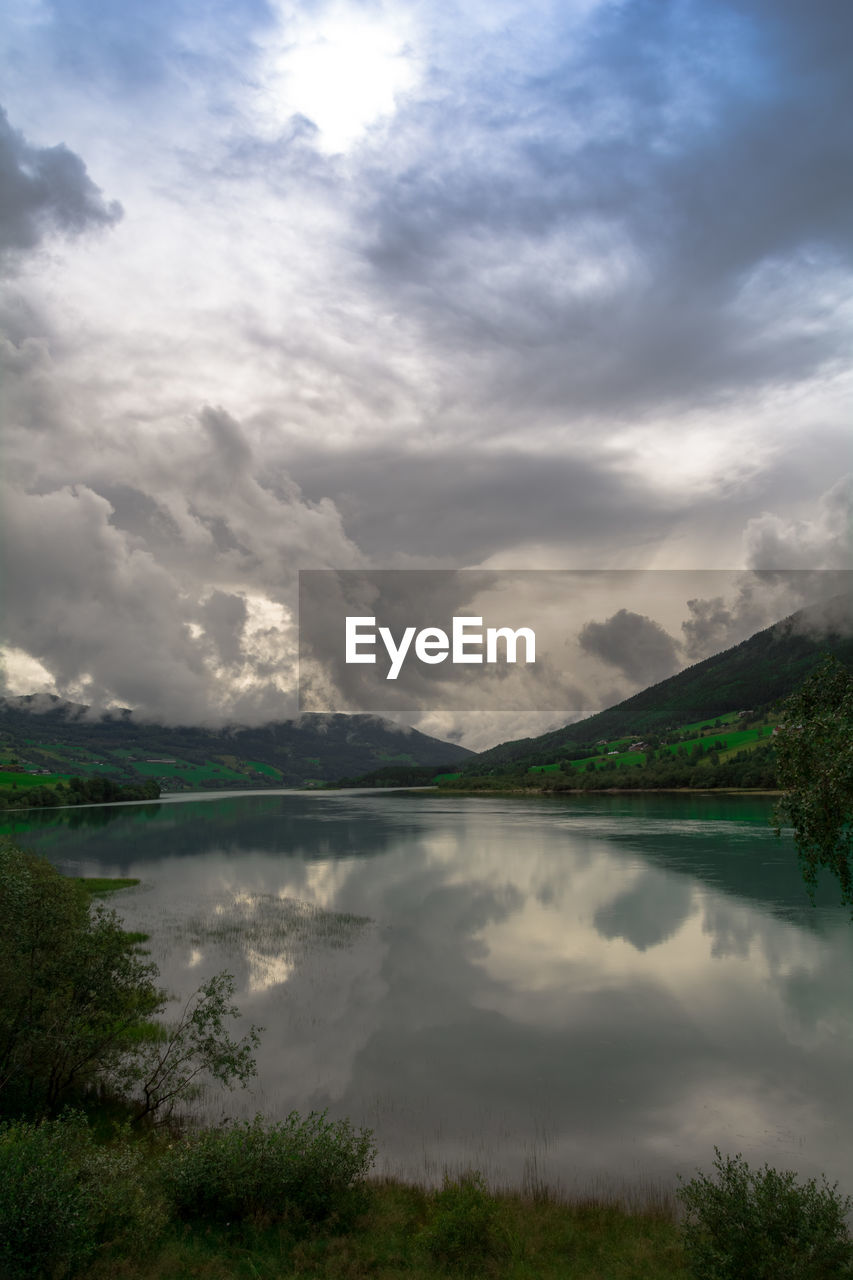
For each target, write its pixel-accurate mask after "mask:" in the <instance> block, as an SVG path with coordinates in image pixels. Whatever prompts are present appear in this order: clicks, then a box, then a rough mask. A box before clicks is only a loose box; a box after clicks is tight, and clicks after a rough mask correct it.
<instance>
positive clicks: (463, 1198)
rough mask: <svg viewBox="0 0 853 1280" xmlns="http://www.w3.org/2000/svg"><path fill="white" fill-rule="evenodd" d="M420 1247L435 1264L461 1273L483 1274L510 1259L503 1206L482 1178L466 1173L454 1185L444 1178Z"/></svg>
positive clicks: (480, 1175) (421, 1237)
mask: <svg viewBox="0 0 853 1280" xmlns="http://www.w3.org/2000/svg"><path fill="white" fill-rule="evenodd" d="M419 1243H420V1245H421V1247H422V1248H423V1249H424V1250H425V1251H426V1253H427V1255H428V1256H429V1258H430V1259H431V1261H432V1262H434V1263H436V1264H437V1265H438V1266H440V1267H446V1268H450V1269H454V1270H459V1271H472V1272H481V1271H482V1270H483V1268H484V1266H485V1265H486V1264H488V1263H490V1262H495V1261H497V1260H499V1259H501V1258H505V1257H506V1256H507V1254H508V1253H509V1236H508V1233H507V1231H506V1230H505V1228H504V1224H503V1223H502V1221H501V1210H500V1205H499V1204H498V1202H497V1200H495V1198H494V1196H492V1195H490V1194H489V1190H488V1188H487V1187H486V1184H485V1182H484V1180H483V1175H482V1174H480V1173H467V1174H464V1175H463V1176H462V1177H461V1178H459V1179H458V1180H455V1181H454V1180H451V1179H450V1178H448V1177H447V1176H446V1175H445V1179H444V1185H443V1187H442V1189H441V1191H439V1192H437V1194H436V1197H435V1208H434V1210H433V1213H432V1216H431V1218H430V1221H429V1222H428V1223H427V1225H426V1226H425V1227H424V1228H423V1230H422V1231H421V1233H420V1235H419Z"/></svg>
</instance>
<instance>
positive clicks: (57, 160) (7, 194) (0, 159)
mask: <svg viewBox="0 0 853 1280" xmlns="http://www.w3.org/2000/svg"><path fill="white" fill-rule="evenodd" d="M121 216H122V208H121V205H120V204H119V203H118V201H116V200H113V201H110V202H109V203H108V202H107V201H105V200H104V198H103V196H102V194H101V190H100V188H99V187H97V186H95V183H94V182H93V181H92V179H91V178H90V177H89V175H88V173H87V171H86V166H85V164H84V163H83V161H82V160H81V159H80V157H79V156H77V155H75V154H74V152H73V151H69V149H68V148H67V147H66V146H64V145H63V144H61V143H60V144H59V145H57V146H54V147H35V146H32V145H31V144H30V143H28V142H27V141H26V139H25V138H24V135H23V134H22V133H20V132H19V131H18V130H16V129H13V128H12V126H11V125H10V124H9V121H8V118H7V116H6V113H5V111H3V110H2V108H0V255H4V254H6V255H8V254H9V253H14V252H16V251H17V252H22V251H26V250H28V249H33V248H35V246H36V245H37V244H38V243H39V241H40V240H41V239H42V237H43V236H44V235H45V234H46V233H47V232H49V231H53V230H57V231H61V232H64V233H65V234H70V235H75V234H79V233H80V232H82V231H86V230H91V229H93V228H97V227H108V226H111V225H112V224H113V223H115V222H117V221H118V220H119V218H120V217H121Z"/></svg>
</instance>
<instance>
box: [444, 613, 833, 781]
mask: <svg viewBox="0 0 853 1280" xmlns="http://www.w3.org/2000/svg"><path fill="white" fill-rule="evenodd" d="M826 653H831V654H833V655H834V656H835V657H836V658H838V659H839V661H841V662H843V663H844V664H845V665H846V666H847V667H849V668H850V669H851V670H853V608H851V601H850V598H849V597H848V596H836V597H834V598H833V599H832V600H830V601H827V602H825V603H822V604H820V605H815V606H812V607H811V608H808V609H801V610H800V611H799V612H798V613H795V614H792V615H791V616H790V617H789V618H784V619H782V620H781V621H780V622H776V623H774V625H773V626H772V627H768V628H767V629H766V630H765V631H759V632H757V633H756V634H755V635H754V636H750V638H749V639H748V640H744V641H743V643H742V644H739V645H736V646H735V647H734V648H733V649H727V650H725V652H723V653H717V654H715V655H714V656H713V657H711V658H706V659H705V660H704V661H703V662H697V663H696V665H695V666H692V667H688V668H686V670H684V671H680V672H679V673H678V675H675V676H670V677H669V679H667V680H661V681H660V683H659V684H654V685H651V686H650V687H649V688H648V689H644V690H643V691H642V693H636V694H634V696H633V697H631V698H627V699H626V700H625V701H624V702H620V703H618V704H617V705H616V706H614V707H608V708H607V710H606V711H599V712H598V713H597V714H596V715H594V716H588V717H587V719H585V720H579V721H577V722H576V723H574V724H567V725H565V726H564V727H563V728H561V729H553V730H551V732H549V733H543V734H541V735H540V736H539V737H537V738H520V739H518V740H516V741H514V742H503V743H501V744H500V745H499V746H496V747H491V748H490V749H489V750H488V751H482V752H480V753H479V754H478V755H476V756H475V757H473V758H472V759H470V760H468V761H467V762H466V763H465V764H464V765H463V766H462V772H463V774H483V773H487V772H489V771H491V770H497V771H502V770H503V769H505V768H507V767H510V766H511V767H513V768H516V769H517V768H520V767H522V766H524V765H531V764H542V763H546V762H548V761H552V760H556V759H559V758H560V757H561V756H563V755H565V754H566V753H567V752H572V751H574V750H575V749H577V748H580V747H581V746H585V745H587V744H593V743H596V742H598V741H600V740H602V739H608V740H610V739H616V738H620V737H623V736H624V737H628V736H631V737H637V738H643V737H644V736H646V735H649V734H652V733H660V732H663V731H664V730H666V729H667V728H671V727H673V726H675V725H681V724H689V723H691V722H695V721H699V720H704V719H709V718H712V717H715V716H720V715H724V714H725V713H726V712H728V711H746V710H752V711H757V710H758V709H760V708H764V707H769V706H770V705H772V704H773V703H774V702H777V701H778V700H779V699H781V698H785V697H787V696H788V694H790V693H791V692H792V691H793V690H794V689H795V688H797V686H798V685H800V684H801V683H802V682H803V680H805V678H806V677H807V676H808V675H809V674H810V673H811V672H812V671H813V670H814V668H815V667H816V666H817V665H818V664H819V663H820V661H821V658H822V656H823V655H824V654H826Z"/></svg>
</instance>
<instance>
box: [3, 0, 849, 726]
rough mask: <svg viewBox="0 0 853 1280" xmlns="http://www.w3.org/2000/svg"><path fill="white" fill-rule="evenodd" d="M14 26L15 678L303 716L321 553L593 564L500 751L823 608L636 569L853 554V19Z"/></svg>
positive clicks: (193, 718) (114, 10)
mask: <svg viewBox="0 0 853 1280" xmlns="http://www.w3.org/2000/svg"><path fill="white" fill-rule="evenodd" d="M0 9H2V18H3V21H2V31H3V36H2V46H0V85H2V90H0V107H2V110H3V115H2V117H0V271H2V279H0V347H2V360H3V370H2V387H0V411H2V429H3V446H2V487H3V495H2V513H3V523H4V536H3V545H4V572H3V577H4V610H3V646H4V647H3V649H2V655H3V658H4V671H5V676H4V679H5V688H6V691H7V692H8V693H10V694H20V693H31V692H41V691H48V692H54V693H58V694H60V695H61V696H63V697H67V698H71V699H73V700H75V701H78V702H84V703H87V704H89V705H91V706H92V707H94V708H96V709H98V710H100V709H104V708H110V707H118V706H121V707H132V708H134V709H135V711H136V712H137V713H138V714H139V715H140V716H141V717H144V718H148V719H152V718H153V719H159V720H162V721H165V722H167V723H176V722H177V723H202V724H224V723H244V724H246V723H252V724H254V723H260V722H264V721H266V720H270V719H280V718H285V717H288V716H291V715H293V714H294V713H295V709H296V699H295V690H296V657H297V652H298V635H297V626H296V602H297V579H298V573H299V571H300V570H303V569H329V568H336V569H370V570H373V569H462V568H464V569H500V570H512V571H527V570H543V569H549V570H550V569H585V570H589V569H593V570H598V571H601V574H602V578H601V582H602V591H601V593H600V597H599V598H596V599H595V600H594V601H590V604H589V611H588V612H587V613H586V614H582V613H581V614H577V615H576V616H575V615H574V614H573V615H572V616H571V618H569V619H567V621H566V623H565V631H566V636H565V638H566V643H567V644H568V645H569V646H570V649H571V653H572V654H573V655H574V656H573V659H572V661H573V662H580V661H581V658H582V657H583V655H585V658H583V660H584V661H586V662H587V663H588V664H591V665H588V667H587V668H584V669H583V671H582V672H581V671H580V670H579V669H573V670H571V671H567V672H566V673H564V674H565V687H564V691H563V694H560V695H559V696H557V695H555V701H554V705H553V706H551V708H550V710H549V709H541V708H539V709H537V710H535V711H531V712H530V713H529V714H527V715H525V714H524V713H523V711H521V710H516V711H515V712H513V713H511V714H510V713H507V712H506V711H504V710H501V711H499V712H498V711H496V712H495V714H494V715H489V713H488V712H484V711H480V712H479V713H478V714H476V715H474V714H468V713H467V712H466V711H465V708H464V707H461V708H459V709H458V710H457V712H454V711H453V709H452V708H451V709H450V710H448V709H447V708H436V707H433V706H430V705H429V704H428V702H425V703H424V704H423V705H422V706H421V707H420V708H419V710H418V714H417V716H415V717H414V718H415V719H416V720H417V727H419V728H422V729H424V730H425V731H427V732H434V733H437V734H439V735H440V736H448V737H452V738H454V739H455V740H459V741H462V742H464V743H465V744H466V745H470V746H475V747H476V746H488V745H491V744H492V743H494V742H495V741H498V740H500V739H501V738H507V737H516V736H519V733H521V732H538V731H541V730H544V729H546V728H549V727H552V726H553V725H555V724H559V723H564V722H566V721H567V720H569V719H573V718H576V717H577V716H578V715H580V714H582V713H589V711H591V710H595V709H597V706H598V705H599V704H600V705H606V703H607V702H608V701H613V700H618V699H619V698H620V697H624V696H627V695H628V694H630V693H631V692H633V691H634V690H635V689H637V688H640V687H643V686H644V685H645V684H648V683H649V681H650V680H651V679H660V678H661V673H664V674H669V673H670V672H671V671H672V670H677V669H680V667H682V666H684V665H685V664H687V663H688V662H690V661H695V660H696V658H697V657H702V656H706V654H707V652H709V651H714V649H719V648H722V647H725V646H726V645H727V644H730V643H734V642H736V641H738V640H740V639H743V638H744V637H745V635H748V634H750V633H751V631H753V630H755V629H757V628H758V627H759V626H761V625H766V624H767V623H768V622H770V621H773V620H774V617H776V616H783V615H784V613H785V612H786V610H787V611H790V608H793V607H797V605H799V604H801V603H803V602H804V597H803V595H802V593H800V594H798V593H797V591H796V590H793V589H792V590H791V591H790V592H788V594H787V595H786V594H785V591H784V590H780V587H779V580H775V581H774V585H773V587H772V590H771V591H770V592H769V594H767V595H766V597H765V596H761V593H760V592H759V593H756V592H754V591H752V590H747V591H746V592H744V590H743V580H742V579H734V578H733V579H732V580H731V582H732V585H731V589H730V591H729V592H728V594H727V592H726V591H725V590H724V591H722V594H721V593H720V592H717V591H714V592H712V593H711V594H706V593H705V591H704V588H703V586H702V579H701V576H700V578H698V579H697V585H696V587H695V589H692V590H689V591H688V590H686V591H685V592H684V593H683V594H684V600H683V606H681V605H679V608H680V614H679V608H674V606H673V604H672V601H671V600H670V599H669V596H668V594H667V593H666V592H664V593H663V595H665V596H666V597H667V598H666V602H665V605H664V604H662V603H661V604H660V605H659V602H658V600H657V599H656V597H655V594H654V593H651V594H650V595H647V596H646V597H645V598H644V599H643V600H642V601H640V602H638V601H637V600H635V599H634V598H633V597H630V598H628V597H627V596H624V594H622V593H621V588H619V587H618V585H614V586H613V589H612V590H611V591H610V594H609V595H608V592H607V590H606V589H605V585H604V584H608V583H613V584H618V583H620V582H621V581H622V579H621V578H620V576H619V574H615V575H613V576H612V577H610V576H608V575H609V574H612V571H615V570H619V571H622V570H656V571H659V570H680V571H696V572H697V573H700V571H701V572H704V571H707V570H717V569H727V570H735V569H736V570H747V569H762V570H793V569H796V570H800V571H802V570H812V569H814V570H842V569H845V568H847V569H849V567H850V509H851V495H853V480H851V472H853V451H851V430H850V425H851V409H850V405H851V367H850V350H851V347H850V339H851V328H853V325H851V312H853V308H851V289H850V285H851V251H853V163H851V149H853V148H851V143H853V102H851V97H853V79H851V77H850V75H849V67H850V62H851V54H853V9H851V7H850V5H849V3H848V2H847V0H814V2H813V3H810V4H808V5H806V4H803V3H802V0H732V2H731V3H727V2H726V0H713V3H712V2H710V0H704V2H702V0H634V2H632V3H629V2H627V0H623V2H621V3H616V2H613V0H562V2H561V3H559V4H553V3H548V2H547V0H533V2H532V3H530V2H529V0H526V2H525V3H524V4H520V3H515V2H514V0H490V2H489V3H488V4H482V3H478V2H475V3H470V4H466V5H464V6H458V7H457V6H450V5H447V4H444V3H441V2H438V3H435V2H431V3H424V2H423V0H411V2H409V0H405V2H404V0H397V2H389V3H384V4H383V3H356V2H354V0H332V2H330V3H316V4H315V3H298V2H297V3H286V2H284V0H242V2H241V0H237V2H236V3H234V2H232V0H229V3H227V4H226V3H223V2H222V0H209V2H207V3H200V2H199V0H194V2H191V0H177V2H175V0H170V2H169V3H168V4H167V3H165V2H164V0H146V3H144V4H142V3H138V2H135V0H131V2H129V3H128V4H126V5H121V6H119V5H110V4H108V3H104V0H53V2H51V0H0ZM798 581H800V579H798ZM738 584H739V585H738ZM759 597H761V598H759ZM688 601H690V603H688ZM673 610H674V612H673ZM676 615H678V616H676ZM700 633H702V635H700ZM703 635H704V640H703V639H702V636H703ZM614 653H616V654H617V658H619V655H621V659H620V660H614ZM626 654H630V657H628V658H626V657H625V655H626ZM643 655H648V660H647V661H646V660H645V658H644V657H643ZM593 659H595V661H596V662H597V664H598V665H594V663H593ZM620 663H621V664H620ZM579 689H581V690H582V691H583V697H581V696H580V695H579V694H578V693H577V691H578V690H579Z"/></svg>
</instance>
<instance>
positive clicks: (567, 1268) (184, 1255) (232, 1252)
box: [86, 1181, 691, 1280]
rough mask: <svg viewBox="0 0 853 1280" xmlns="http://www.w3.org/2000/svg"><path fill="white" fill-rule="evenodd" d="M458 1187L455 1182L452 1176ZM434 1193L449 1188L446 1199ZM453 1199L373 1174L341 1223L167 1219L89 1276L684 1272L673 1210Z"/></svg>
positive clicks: (429, 1279)
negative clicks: (141, 1246) (140, 1244)
mask: <svg viewBox="0 0 853 1280" xmlns="http://www.w3.org/2000/svg"><path fill="white" fill-rule="evenodd" d="M456 1185H457V1186H459V1185H461V1184H456ZM442 1197H445V1198H444V1200H442ZM459 1198H460V1197H459V1196H458V1195H457V1197H456V1199H457V1203H456V1204H454V1203H453V1189H452V1188H451V1196H450V1200H448V1198H447V1191H444V1192H435V1191H432V1192H431V1191H426V1190H424V1189H423V1188H419V1187H412V1186H407V1185H404V1184H401V1183H398V1182H392V1181H385V1182H378V1183H372V1184H371V1185H370V1188H369V1200H368V1207H367V1208H366V1210H365V1212H364V1213H363V1214H362V1215H361V1216H360V1217H359V1219H358V1220H357V1221H356V1222H355V1224H354V1225H353V1228H352V1229H351V1230H350V1231H348V1232H346V1233H340V1234H337V1233H336V1232H335V1231H334V1230H333V1229H330V1227H329V1226H328V1225H327V1226H324V1227H322V1228H318V1229H316V1230H314V1231H313V1232H305V1231H304V1230H302V1231H300V1230H291V1229H288V1227H287V1226H281V1225H279V1226H268V1227H265V1226H264V1225H263V1224H256V1225H247V1224H241V1225H239V1226H234V1227H229V1226H218V1227H216V1226H207V1227H201V1226H196V1227H193V1228H190V1227H183V1228H172V1229H171V1230H170V1231H169V1232H168V1233H167V1234H166V1235H165V1236H164V1237H163V1238H162V1241H161V1244H160V1247H159V1249H158V1250H157V1251H156V1252H154V1253H152V1254H151V1255H150V1256H149V1257H148V1258H147V1259H146V1260H144V1261H142V1260H138V1259H126V1260H118V1259H116V1258H115V1257H112V1258H111V1259H110V1261H109V1263H108V1264H107V1262H106V1260H104V1262H103V1263H102V1264H99V1265H95V1266H93V1267H92V1268H91V1269H90V1270H89V1271H88V1272H86V1276H87V1278H88V1280H108V1277H109V1278H110V1280H111V1278H112V1277H115V1280H191V1278H192V1280H243V1278H245V1280H289V1278H290V1277H293V1280H296V1278H297V1277H298V1278H299V1280H368V1278H370V1280H394V1278H395V1277H411V1280H439V1278H440V1277H447V1276H448V1275H459V1276H478V1277H479V1276H483V1277H501V1278H503V1277H506V1280H688V1277H690V1274H691V1273H690V1272H689V1270H688V1269H687V1264H686V1261H685V1256H684V1250H683V1247H682V1244H681V1239H680V1235H679V1230H678V1227H677V1226H676V1225H675V1222H674V1220H673V1218H672V1217H671V1216H669V1215H666V1214H662V1213H654V1214H639V1213H627V1212H625V1211H623V1210H621V1209H619V1208H616V1207H614V1206H612V1205H605V1204H595V1203H589V1204H574V1205H569V1204H564V1203H560V1202H557V1201H555V1200H548V1199H547V1198H545V1199H539V1200H531V1199H525V1198H522V1197H521V1196H513V1195H506V1196H491V1195H488V1194H487V1193H486V1194H485V1197H484V1199H483V1200H482V1201H480V1202H479V1203H478V1198H477V1196H476V1195H475V1196H474V1198H473V1203H471V1202H470V1200H469V1202H468V1203H467V1204H465V1203H464V1200H465V1194H464V1190H463V1193H462V1197H461V1198H462V1200H463V1203H462V1204H461V1205H460V1204H459V1203H458V1200H459Z"/></svg>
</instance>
